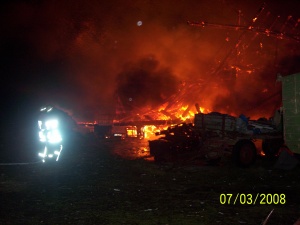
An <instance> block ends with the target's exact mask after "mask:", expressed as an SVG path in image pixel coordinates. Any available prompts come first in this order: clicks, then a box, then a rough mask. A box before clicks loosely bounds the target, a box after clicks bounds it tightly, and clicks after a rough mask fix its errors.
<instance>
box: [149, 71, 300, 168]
mask: <svg viewBox="0 0 300 225" xmlns="http://www.w3.org/2000/svg"><path fill="white" fill-rule="evenodd" d="M278 81H281V82H282V107H281V109H278V110H276V112H275V113H274V116H273V117H272V118H271V119H268V120H267V119H258V120H250V119H249V118H247V117H246V116H244V115H240V116H239V117H233V116H231V115H227V114H221V113H218V112H213V113H209V114H203V113H198V114H195V117H194V124H193V125H190V126H189V132H186V131H185V130H183V129H182V130H181V131H179V132H177V134H176V132H174V129H172V128H170V129H168V130H167V131H164V132H160V133H158V135H164V136H163V137H161V138H159V139H158V140H152V141H149V147H150V154H151V155H153V156H154V158H155V160H156V161H168V160H170V159H171V160H172V159H174V158H177V159H178V158H180V157H182V156H184V155H186V154H187V153H188V152H192V153H193V154H194V155H199V156H204V157H207V158H208V159H218V158H220V157H222V156H223V155H224V153H225V152H226V153H228V152H230V154H231V155H232V158H233V160H234V162H235V163H236V164H237V165H239V166H241V167H248V166H250V165H252V164H253V163H254V162H255V160H256V157H257V155H258V154H261V152H259V151H258V149H262V151H263V154H264V155H266V156H269V157H270V156H271V157H273V156H276V155H278V154H279V151H280V150H281V149H283V148H285V149H288V150H289V151H290V152H291V153H292V154H300V126H299V125H300V73H296V74H292V75H288V76H278ZM178 127H179V128H180V127H182V125H180V126H177V129H178ZM179 130H180V129H179Z"/></svg>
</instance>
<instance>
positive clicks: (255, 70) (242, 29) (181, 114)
mask: <svg viewBox="0 0 300 225" xmlns="http://www.w3.org/2000/svg"><path fill="white" fill-rule="evenodd" d="M242 19H243V14H242V12H241V11H240V10H239V11H238V19H237V21H238V22H237V24H232V25H231V24H217V23H209V22H190V21H188V25H190V26H192V27H196V28H197V29H199V28H200V29H207V30H211V29H222V30H226V34H227V36H226V38H225V39H224V45H223V46H222V48H221V49H220V50H219V51H218V52H216V54H215V57H214V60H213V61H211V62H210V67H208V68H209V69H207V70H206V71H199V76H193V77H192V78H191V79H185V80H180V79H178V77H177V76H176V75H175V74H173V71H171V70H169V69H167V68H161V67H160V65H159V62H158V61H157V60H156V59H155V57H154V56H148V57H145V58H144V59H142V60H141V61H140V62H138V63H137V64H135V65H127V66H129V67H128V68H127V69H126V70H125V71H126V72H123V73H120V74H119V76H118V86H117V89H116V96H117V97H116V99H117V110H116V116H117V117H116V118H117V120H118V121H128V120H148V121H151V120H173V121H178V120H179V121H186V120H187V121H189V119H190V118H192V117H193V115H194V113H197V112H204V113H207V112H211V111H218V112H222V113H227V114H231V115H234V116H237V115H238V114H240V113H244V112H245V113H248V114H250V115H251V116H254V117H260V116H271V115H272V113H273V112H274V111H275V110H276V108H278V107H280V104H281V98H280V97H281V96H280V90H281V87H280V85H276V76H277V72H278V71H279V70H281V71H283V72H284V71H285V69H282V65H280V64H282V61H280V60H279V59H280V57H279V54H280V53H281V52H282V51H283V49H284V48H287V46H288V48H289V51H290V52H294V53H296V52H297V50H299V42H300V36H299V34H300V29H299V22H300V19H294V18H293V17H292V16H288V17H287V18H283V19H282V18H280V16H274V15H272V13H271V12H270V11H268V10H267V6H266V4H263V5H262V6H261V7H260V8H259V9H258V11H257V12H256V14H255V15H253V17H252V18H250V19H249V18H247V19H244V21H246V22H242ZM195 32H196V30H195ZM232 40H233V41H232ZM286 61H289V59H286ZM291 63H293V62H290V64H291ZM284 66H286V67H289V64H285V65H284ZM279 68H280V69H279ZM290 69H291V68H287V69H286V72H287V74H288V73H289V72H290V71H288V70H290ZM270 74H273V75H272V76H273V77H268V80H269V83H265V82H263V80H265V78H266V76H270ZM258 96H259V98H258ZM257 108H260V109H257Z"/></svg>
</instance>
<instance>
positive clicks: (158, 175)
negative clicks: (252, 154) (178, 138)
mask: <svg viewBox="0 0 300 225" xmlns="http://www.w3.org/2000/svg"><path fill="white" fill-rule="evenodd" d="M136 142H137V143H136ZM14 151H16V149H10V153H11V152H14ZM16 152H17V151H16ZM147 155H148V152H147V142H145V141H132V140H131V141H129V140H125V141H106V142H104V141H102V142H101V141H90V142H89V141H88V142H85V143H81V144H78V143H77V144H74V145H73V146H72V148H70V149H67V150H66V151H65V152H64V154H63V155H62V158H61V161H60V162H59V163H58V164H42V163H35V164H25V165H18V164H17V165H15V164H5V163H6V161H5V160H12V157H11V155H9V154H4V152H2V157H1V162H2V164H0V199H1V200H0V201H1V203H0V207H1V211H0V224H149V225H150V224H151V225H152V224H157V225H159V224H170V225H173V224H175V225H176V224H204V225H206V224H210V225H213V224H256V225H257V224H262V222H263V221H264V219H265V218H266V217H267V216H268V214H269V213H270V212H271V211H272V210H273V213H272V214H271V216H270V218H269V220H268V223H267V224H268V225H271V224H278V225H292V224H294V223H295V222H296V220H297V219H298V218H299V217H300V195H299V190H300V182H299V180H300V173H299V172H300V168H299V167H298V168H296V169H294V170H292V171H280V170H275V169H274V168H273V164H274V161H273V160H266V159H259V160H257V162H256V165H255V166H253V167H252V168H248V169H241V168H237V167H235V166H234V165H232V164H231V162H230V161H228V162H226V161H225V163H224V164H223V165H221V166H205V165H199V164H194V165H192V164H186V163H181V164H172V163H168V164H164V165H158V164H155V163H154V162H153V161H151V160H145V157H146V159H147ZM21 159H22V157H19V159H18V160H21ZM23 160H29V158H28V157H27V158H26V157H23ZM224 194H225V195H226V197H227V198H226V199H225V198H222V199H221V200H222V202H220V196H222V197H224V196H225V195H224ZM228 194H232V197H231V199H230V202H228V201H229V195H228ZM238 194H239V195H238ZM246 194H252V195H253V197H252V199H250V195H248V196H246ZM268 194H269V195H268ZM264 195H266V198H264ZM280 195H281V196H280ZM237 196H238V197H237ZM245 196H246V197H247V198H245ZM256 196H258V198H257V199H256V201H255V198H256ZM277 197H279V198H277ZM234 202H235V204H234ZM254 202H255V203H254Z"/></svg>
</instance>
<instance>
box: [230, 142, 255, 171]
mask: <svg viewBox="0 0 300 225" xmlns="http://www.w3.org/2000/svg"><path fill="white" fill-rule="evenodd" d="M232 154H233V160H234V162H235V163H236V164H237V165H238V166H240V167H249V166H251V165H252V164H254V162H255V160H256V154H257V151H256V147H255V145H254V144H253V142H252V141H250V140H240V141H238V142H237V143H236V144H235V145H234V147H233V152H232Z"/></svg>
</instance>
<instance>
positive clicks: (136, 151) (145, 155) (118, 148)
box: [105, 138, 153, 161]
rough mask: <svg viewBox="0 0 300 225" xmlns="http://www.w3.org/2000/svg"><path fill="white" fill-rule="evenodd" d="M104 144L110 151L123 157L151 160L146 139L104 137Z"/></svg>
mask: <svg viewBox="0 0 300 225" xmlns="http://www.w3.org/2000/svg"><path fill="white" fill-rule="evenodd" d="M105 145H106V146H107V147H108V148H109V149H111V151H112V153H113V154H115V155H117V156H120V157H122V158H124V159H129V160H134V159H144V160H147V161H153V157H152V156H150V150H149V144H148V139H139V138H125V139H114V138H111V139H106V140H105Z"/></svg>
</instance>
